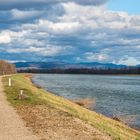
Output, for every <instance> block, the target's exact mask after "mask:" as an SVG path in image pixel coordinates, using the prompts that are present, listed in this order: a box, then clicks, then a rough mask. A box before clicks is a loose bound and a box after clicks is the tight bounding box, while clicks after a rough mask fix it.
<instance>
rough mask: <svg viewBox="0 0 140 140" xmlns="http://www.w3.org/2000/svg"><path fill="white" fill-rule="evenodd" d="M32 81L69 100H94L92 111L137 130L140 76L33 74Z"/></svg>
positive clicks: (139, 114) (138, 125) (139, 105)
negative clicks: (115, 117) (116, 119)
mask: <svg viewBox="0 0 140 140" xmlns="http://www.w3.org/2000/svg"><path fill="white" fill-rule="evenodd" d="M33 81H34V82H35V83H36V84H38V85H40V86H42V87H44V88H45V89H47V90H49V91H51V92H53V93H55V94H57V95H59V96H63V97H65V98H68V99H77V98H94V99H95V100H96V106H94V108H93V109H94V110H96V111H97V112H100V113H102V114H105V115H107V116H109V117H112V116H117V117H119V118H120V119H121V120H122V121H125V122H126V123H127V124H129V125H131V126H134V127H137V128H140V76H100V75H68V74H67V75H66V74H65V75H63V74H35V75H34V77H33Z"/></svg>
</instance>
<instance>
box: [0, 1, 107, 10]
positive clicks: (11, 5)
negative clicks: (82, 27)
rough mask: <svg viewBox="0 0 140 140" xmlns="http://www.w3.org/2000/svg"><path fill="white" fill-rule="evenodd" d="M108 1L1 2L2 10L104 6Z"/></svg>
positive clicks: (0, 7)
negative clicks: (72, 3) (67, 4)
mask: <svg viewBox="0 0 140 140" xmlns="http://www.w3.org/2000/svg"><path fill="white" fill-rule="evenodd" d="M106 1H107V0H1V1H0V10H10V9H29V8H42V7H45V6H46V5H49V4H57V3H63V2H66V3H67V2H75V3H77V4H80V5H102V4H104V3H105V2H106Z"/></svg>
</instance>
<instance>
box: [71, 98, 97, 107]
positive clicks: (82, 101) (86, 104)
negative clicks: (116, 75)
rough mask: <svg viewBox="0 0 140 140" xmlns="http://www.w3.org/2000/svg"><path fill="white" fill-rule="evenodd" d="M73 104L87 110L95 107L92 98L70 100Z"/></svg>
mask: <svg viewBox="0 0 140 140" xmlns="http://www.w3.org/2000/svg"><path fill="white" fill-rule="evenodd" d="M72 101H73V102H74V103H76V104H78V105H80V106H82V107H85V108H87V109H91V107H93V106H95V105H96V101H95V99H92V98H84V99H80V98H78V99H76V100H72Z"/></svg>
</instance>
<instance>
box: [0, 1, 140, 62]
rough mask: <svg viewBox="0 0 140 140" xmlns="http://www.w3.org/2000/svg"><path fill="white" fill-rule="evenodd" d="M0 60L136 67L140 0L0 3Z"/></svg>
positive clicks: (139, 51)
mask: <svg viewBox="0 0 140 140" xmlns="http://www.w3.org/2000/svg"><path fill="white" fill-rule="evenodd" d="M0 59H5V60H8V61H11V62H17V61H22V62H26V61H30V62H31V61H36V62H40V61H43V62H48V61H49V62H50V61H64V62H70V63H71V62H72V63H79V62H100V63H115V64H125V65H137V64H140V0H129V1H128V0H20V1H19V0H1V1H0Z"/></svg>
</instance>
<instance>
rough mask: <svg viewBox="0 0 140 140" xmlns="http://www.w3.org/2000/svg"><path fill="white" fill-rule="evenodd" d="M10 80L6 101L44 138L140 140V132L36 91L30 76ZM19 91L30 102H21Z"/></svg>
mask: <svg viewBox="0 0 140 140" xmlns="http://www.w3.org/2000/svg"><path fill="white" fill-rule="evenodd" d="M11 78H12V86H11V87H9V86H8V77H4V78H3V84H4V89H5V93H6V96H7V99H8V101H9V102H10V103H11V105H12V106H13V107H15V109H16V110H17V112H18V113H19V115H20V116H21V117H22V118H23V119H24V120H25V122H26V125H27V126H28V127H30V128H32V129H33V131H34V133H36V134H37V135H38V137H40V138H41V139H45V138H46V139H52V140H55V139H62V140H63V139H65V140H72V139H73V140H76V139H84V140H85V139H88V140H91V139H98V140H99V139H101V140H103V139H106V140H109V139H113V140H140V132H139V131H137V130H134V129H132V128H130V127H128V126H126V125H125V124H123V123H122V122H118V121H115V120H113V119H110V118H107V117H105V116H103V115H101V114H98V113H96V112H94V111H90V110H88V109H86V108H83V107H81V106H79V105H77V104H75V103H73V102H71V101H69V100H67V99H64V98H62V97H59V96H56V95H53V94H51V93H49V92H47V91H45V90H43V89H41V88H37V87H36V86H34V85H33V83H32V82H31V79H30V77H29V75H27V74H16V75H12V76H11ZM20 89H23V90H24V94H25V95H26V96H27V97H28V98H27V99H25V100H19V99H18V95H19V91H20Z"/></svg>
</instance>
